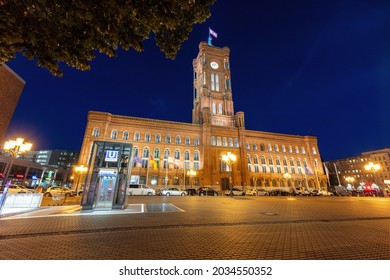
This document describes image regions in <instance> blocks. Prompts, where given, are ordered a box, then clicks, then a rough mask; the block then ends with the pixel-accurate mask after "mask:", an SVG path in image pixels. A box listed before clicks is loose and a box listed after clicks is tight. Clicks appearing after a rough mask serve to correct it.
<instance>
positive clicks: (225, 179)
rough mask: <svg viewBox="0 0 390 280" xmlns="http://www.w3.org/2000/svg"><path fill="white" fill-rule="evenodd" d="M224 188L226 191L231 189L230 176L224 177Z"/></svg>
mask: <svg viewBox="0 0 390 280" xmlns="http://www.w3.org/2000/svg"><path fill="white" fill-rule="evenodd" d="M221 186H222V190H223V191H226V190H229V189H230V186H229V178H228V177H224V178H222V184H221Z"/></svg>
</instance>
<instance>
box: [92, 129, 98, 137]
mask: <svg viewBox="0 0 390 280" xmlns="http://www.w3.org/2000/svg"><path fill="white" fill-rule="evenodd" d="M92 136H93V137H99V128H98V127H95V128H94V129H93V133H92Z"/></svg>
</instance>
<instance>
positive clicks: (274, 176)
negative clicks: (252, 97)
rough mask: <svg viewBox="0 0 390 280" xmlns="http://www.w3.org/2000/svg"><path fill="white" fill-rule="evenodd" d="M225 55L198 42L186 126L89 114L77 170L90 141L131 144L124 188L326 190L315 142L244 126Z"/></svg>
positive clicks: (88, 153)
mask: <svg viewBox="0 0 390 280" xmlns="http://www.w3.org/2000/svg"><path fill="white" fill-rule="evenodd" d="M229 55H230V49H229V48H228V47H224V48H219V47H215V46H211V45H208V44H207V43H205V42H201V43H200V44H199V53H198V55H197V57H196V58H195V59H194V60H193V73H191V75H193V93H190V95H189V98H190V96H191V95H192V99H193V100H192V102H193V109H192V123H182V122H174V121H168V120H156V119H148V118H139V117H132V116H123V115H115V114H111V113H109V112H97V111H90V112H89V113H88V119H87V126H86V130H85V135H84V139H83V143H82V148H81V151H80V157H79V162H78V164H83V165H88V164H89V163H90V159H91V151H92V147H93V143H94V142H95V141H107V142H118V143H127V144H132V155H131V160H130V162H131V164H132V168H131V171H130V172H131V176H130V183H134V184H137V183H144V184H145V183H146V184H147V185H149V186H152V187H153V188H155V189H162V188H164V187H179V188H181V189H184V188H197V187H200V186H201V187H212V188H214V189H215V190H217V191H222V190H226V189H228V188H229V184H230V182H232V184H233V185H234V186H235V187H239V188H242V189H246V188H247V187H249V186H262V187H264V188H270V189H271V188H286V189H289V188H291V187H293V186H302V187H305V186H307V187H310V188H323V189H326V187H327V177H326V175H325V173H324V169H323V164H322V161H321V156H320V152H319V149H318V145H317V138H316V137H314V136H297V135H289V134H283V133H271V132H263V131H254V130H250V129H248V128H247V127H246V126H245V115H244V112H235V110H234V103H233V91H232V87H231V72H230V70H231V69H230V57H229ZM189 102H191V101H190V99H189ZM228 155H230V156H232V157H230V158H229V157H228ZM229 159H230V160H229ZM234 159H235V160H234ZM189 171H192V172H191V173H189ZM89 172H92V170H90V171H89ZM87 175H88V174H87ZM89 176H92V175H91V174H90V175H89ZM96 187H97V186H96Z"/></svg>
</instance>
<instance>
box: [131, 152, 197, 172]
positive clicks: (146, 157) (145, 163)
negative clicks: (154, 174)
mask: <svg viewBox="0 0 390 280" xmlns="http://www.w3.org/2000/svg"><path fill="white" fill-rule="evenodd" d="M199 154H200V153H199V151H194V155H193V157H192V166H191V162H190V152H189V151H188V150H186V151H184V168H185V169H187V170H189V169H194V170H199V169H200V156H199ZM160 156H161V150H160V148H154V150H153V156H152V155H151V153H150V149H149V147H144V148H143V150H142V155H139V149H138V147H134V148H133V167H136V166H137V165H138V166H140V167H143V168H147V167H149V166H150V165H151V164H153V165H154V166H153V167H154V168H156V169H158V168H160ZM162 163H163V165H162V167H163V168H167V167H168V168H169V165H172V166H173V168H174V169H179V168H180V165H181V151H180V150H178V149H176V150H175V151H174V152H173V156H171V150H170V149H165V150H164V157H163V158H162Z"/></svg>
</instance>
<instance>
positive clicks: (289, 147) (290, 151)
mask: <svg viewBox="0 0 390 280" xmlns="http://www.w3.org/2000/svg"><path fill="white" fill-rule="evenodd" d="M288 152H289V153H290V154H291V153H292V147H291V146H288Z"/></svg>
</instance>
